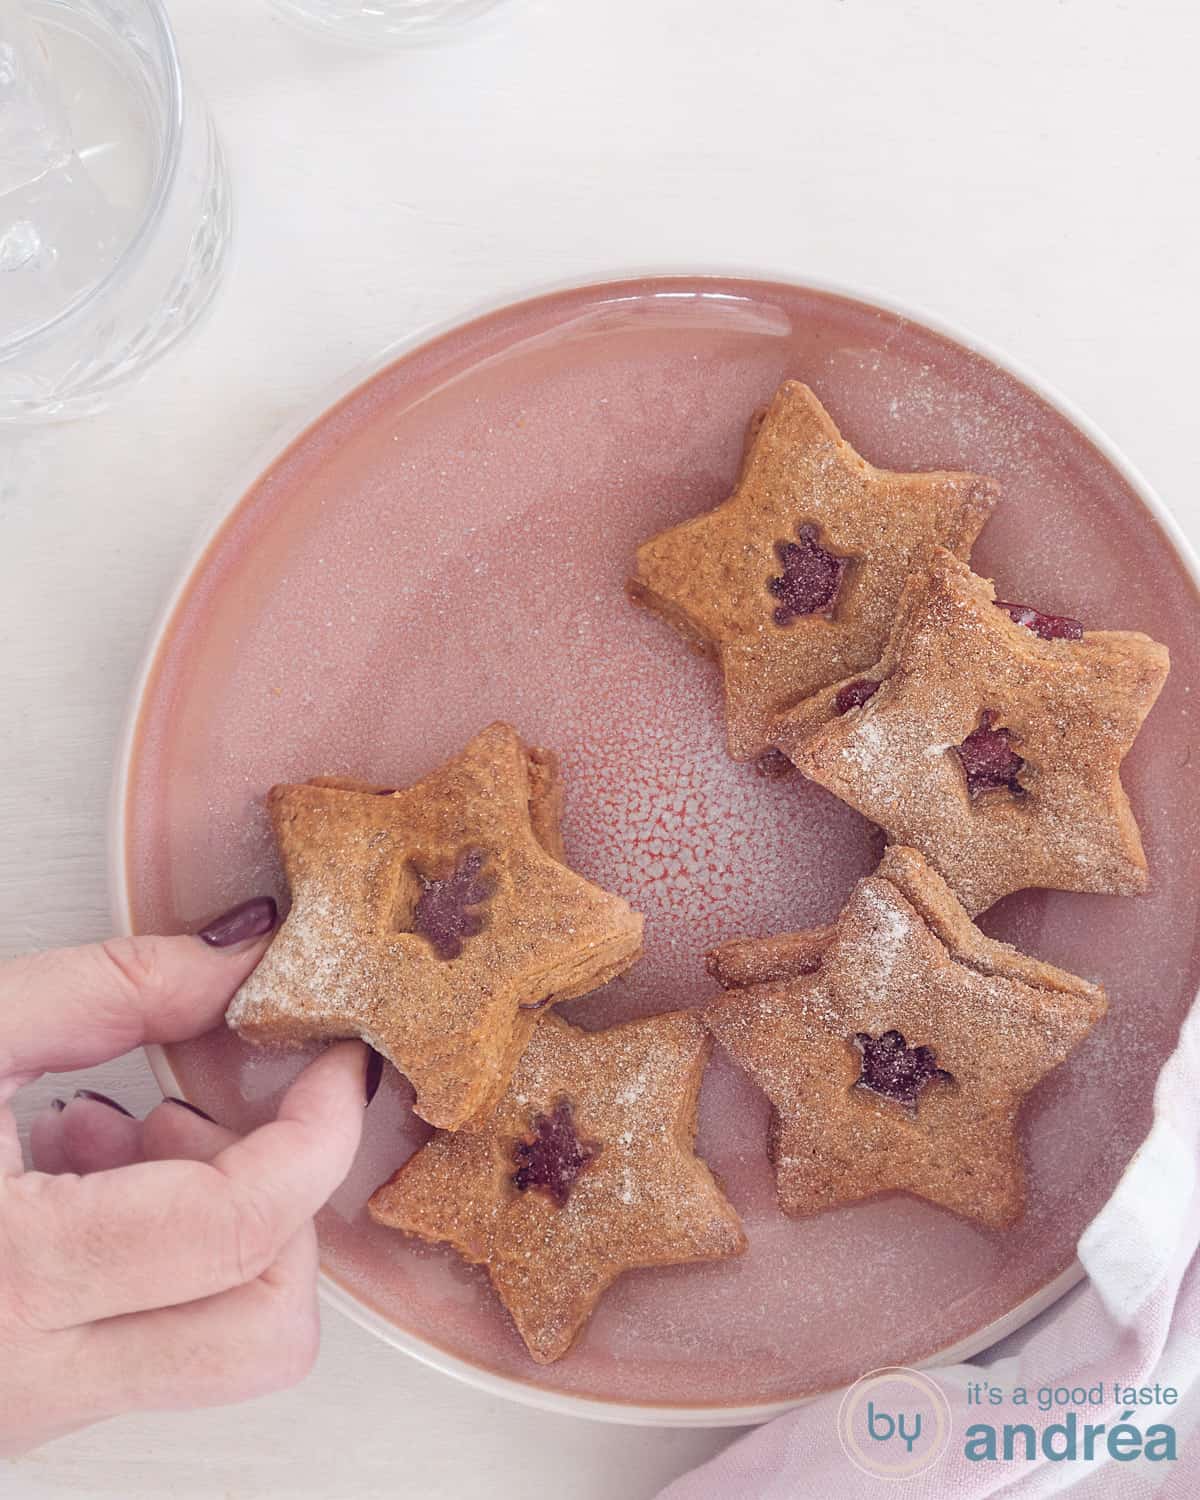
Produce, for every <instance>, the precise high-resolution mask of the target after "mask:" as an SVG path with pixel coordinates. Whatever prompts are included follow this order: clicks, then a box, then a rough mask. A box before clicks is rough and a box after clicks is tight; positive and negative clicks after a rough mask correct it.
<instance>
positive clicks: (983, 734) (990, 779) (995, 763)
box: [958, 708, 1025, 797]
mask: <svg viewBox="0 0 1200 1500" xmlns="http://www.w3.org/2000/svg"><path fill="white" fill-rule="evenodd" d="M995 721H996V715H995V712H994V711H993V710H992V709H990V708H988V709H985V710H984V711H983V714H982V715H981V717H980V720H979V728H978V729H973V730H972V731H971V733H970V734H969V735H967V737H966V739H965V740H963V742H962V744H961V745H959V746H958V758H959V760H961V761H962V767H963V771H964V772H965V773H966V777H967V791H968V792H970V794H971V796H972V797H978V796H979V794H980V793H981V792H991V791H996V790H998V789H999V788H1001V787H1006V788H1007V789H1008V790H1009V791H1010V792H1015V793H1017V794H1018V795H1020V794H1022V793H1023V792H1024V790H1025V788H1024V787H1023V786H1022V785H1021V783H1020V782H1019V781H1018V780H1017V777H1018V775H1019V774H1020V772H1021V770H1022V769H1023V767H1024V765H1025V762H1024V761H1023V760H1022V759H1021V757H1020V756H1019V755H1018V754H1017V753H1016V751H1015V750H1014V749H1013V748H1012V745H1011V744H1010V743H1009V734H1008V730H1007V729H993V728H992V725H993V724H994V723H995Z"/></svg>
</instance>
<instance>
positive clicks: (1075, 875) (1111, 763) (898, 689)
mask: <svg viewBox="0 0 1200 1500" xmlns="http://www.w3.org/2000/svg"><path fill="white" fill-rule="evenodd" d="M1169 665H1170V663H1169V659H1168V655H1167V649H1166V647H1165V646H1160V645H1159V644H1158V643H1157V642H1155V641H1152V640H1150V638H1149V637H1148V636H1144V635H1140V634H1137V633H1135V632H1132V631H1118V630H1094V631H1093V630H1086V631H1085V630H1084V629H1083V627H1082V625H1081V624H1080V623H1079V622H1078V621H1077V620H1072V619H1068V618H1066V617H1063V616H1052V615H1043V614H1040V613H1039V612H1038V611H1037V610H1034V609H1031V608H1030V607H1029V606H1027V605H1022V604H1011V603H1007V602H1003V601H999V600H997V599H996V598H995V592H994V590H993V588H992V585H991V584H990V583H989V582H988V581H987V580H986V579H983V578H978V577H976V575H975V574H974V573H972V572H971V571H970V569H969V568H968V567H967V566H966V564H965V563H962V562H960V561H959V560H958V559H957V558H956V557H953V556H951V555H950V553H948V552H946V551H944V550H942V549H937V548H934V549H931V550H930V553H929V555H928V557H927V558H926V559H925V560H924V561H923V563H922V564H921V566H920V567H919V568H918V569H917V570H916V571H915V572H914V574H913V576H912V578H911V579H910V580H909V582H908V584H907V586H906V588H905V593H904V598H903V600H902V601H901V606H900V610H899V613H898V616H897V620H896V627H895V629H894V631H893V632H892V636H891V639H890V640H889V642H888V645H887V649H886V651H885V652H884V654H883V658H882V660H881V661H880V662H879V663H878V664H877V665H876V666H874V667H871V668H870V669H868V670H867V671H866V672H865V673H863V674H862V675H861V676H860V677H857V678H852V679H848V680H846V681H845V682H841V683H836V684H834V685H833V686H832V687H830V688H828V689H827V690H825V691H824V692H821V693H818V694H816V695H815V696H814V697H813V698H811V699H810V700H809V701H808V702H807V703H806V704H803V705H801V706H800V707H799V708H797V709H796V710H794V711H793V712H792V713H790V714H788V715H786V716H784V717H783V718H782V719H781V720H780V722H779V724H778V725H777V727H776V735H777V739H778V743H779V745H780V746H781V748H782V749H783V750H784V752H785V753H786V754H787V755H788V756H789V757H790V758H791V759H792V760H793V761H794V762H795V764H796V765H797V766H799V767H800V769H801V771H803V772H804V774H805V775H806V776H809V777H811V778H812V779H813V780H814V781H817V782H820V784H821V785H822V786H824V787H827V788H828V789H829V790H830V791H831V792H834V793H836V794H837V796H839V797H841V798H842V799H843V801H845V802H848V803H849V804H850V805H851V806H852V807H855V808H857V809H858V811H859V812H861V813H862V814H863V815H864V816H865V817H868V818H870V819H871V821H872V822H873V823H878V824H879V825H880V827H882V828H883V829H884V830H885V831H886V832H887V834H888V837H889V838H890V839H891V840H892V841H893V842H894V843H899V844H909V845H911V846H912V847H914V848H916V849H920V850H921V852H922V853H923V854H924V855H925V856H926V858H927V859H928V860H929V861H930V862H931V863H932V864H934V865H935V866H936V867H937V868H938V869H939V870H940V871H941V873H942V874H943V875H944V876H945V877H946V879H947V880H948V881H949V882H950V885H951V886H952V887H953V889H954V891H955V892H956V893H957V895H958V896H959V897H960V899H961V900H962V902H963V905H964V906H966V907H967V909H968V910H969V911H971V912H980V911H983V910H984V909H985V908H987V907H989V906H991V904H992V903H993V902H994V901H998V900H999V899H1000V897H1001V896H1005V895H1007V894H1008V893H1009V892H1010V891H1017V890H1021V889H1022V888H1023V887H1025V886H1048V887H1052V888H1054V889H1058V890H1068V891H1107V892H1111V893H1113V894H1119V895H1128V894H1132V893H1134V892H1137V891H1141V890H1144V889H1145V887H1146V884H1147V871H1146V856H1145V854H1144V853H1143V850H1142V841H1141V837H1140V835H1139V833H1138V827H1137V823H1136V822H1135V820H1134V816H1133V813H1132V811H1131V809H1130V806H1129V799H1128V798H1127V797H1126V795H1125V792H1124V789H1123V788H1122V786H1121V778H1120V765H1121V761H1122V759H1123V758H1124V756H1125V754H1126V752H1127V751H1128V749H1129V747H1130V746H1131V745H1132V744H1133V741H1134V738H1135V736H1136V735H1137V732H1138V730H1139V729H1140V727H1141V725H1142V721H1143V720H1144V719H1145V717H1146V715H1147V714H1148V713H1149V711H1150V709H1151V707H1152V706H1153V704H1154V700H1155V699H1156V698H1157V697H1158V694H1159V690H1160V689H1161V687H1162V685H1163V682H1164V681H1165V680H1166V676H1167V671H1168V668H1169Z"/></svg>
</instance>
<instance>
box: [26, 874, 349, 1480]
mask: <svg viewBox="0 0 1200 1500" xmlns="http://www.w3.org/2000/svg"><path fill="white" fill-rule="evenodd" d="M274 915H275V912H274V903H273V902H271V901H269V900H267V899H264V900H261V901H259V902H254V903H247V905H246V906H245V907H242V908H237V909H235V911H234V912H233V913H231V914H229V915H228V916H227V917H226V918H223V919H219V920H218V921H217V922H214V923H212V924H211V925H210V926H209V927H208V928H206V929H205V930H204V933H203V934H202V936H203V938H204V940H203V941H201V940H200V938H199V937H169V938H160V937H139V938H118V939H114V940H113V941H111V942H107V943H99V944H96V945H94V946H91V947H85V948H73V949H65V950H62V951H59V952H51V953H41V954H36V955H33V956H31V957H28V958H18V959H15V960H13V961H12V962H10V963H7V964H3V965H0V1455H12V1454H16V1453H22V1452H25V1451H27V1450H28V1449H30V1448H33V1447H36V1446H37V1445H38V1444H39V1443H43V1442H45V1441H46V1440H47V1439H49V1438H52V1437H57V1436H59V1435H61V1434H63V1433H66V1432H70V1431H72V1430H74V1429H75V1428H78V1427H82V1426H86V1425H87V1424H88V1423H91V1422H96V1421H101V1420H103V1419H105V1418H107V1417H111V1416H116V1415H117V1414H118V1413H120V1412H124V1411H129V1410H133V1409H138V1408H142V1409H157V1410H167V1409H179V1408H188V1407H195V1406H208V1405H220V1404H223V1403H225V1402H231V1401H240V1400H244V1399H246V1398H248V1397H251V1396H257V1395H262V1394H264V1393H266V1392H268V1391H272V1390H277V1389H280V1388H282V1387H284V1386H287V1385H290V1384H293V1383H294V1382H296V1381H297V1380H300V1379H301V1378H302V1377H303V1376H304V1375H305V1374H306V1373H307V1371H308V1370H309V1368H310V1367H311V1364H312V1361H313V1358H314V1356H315V1354H316V1348H317V1339H318V1321H317V1306H316V1273H317V1244H316V1235H315V1233H314V1230H313V1225H312V1218H313V1215H314V1214H315V1213H316V1211H317V1210H318V1209H319V1208H320V1207H321V1206H322V1204H323V1203H324V1202H325V1201H326V1199H327V1198H328V1197H329V1195H330V1194H331V1193H332V1192H333V1190H334V1189H335V1188H336V1187H337V1186H338V1184H339V1183H340V1182H341V1181H342V1180H343V1178H344V1177H345V1175H346V1173H347V1171H348V1170H349V1168H350V1163H351V1161H352V1160H353V1157H354V1153H355V1151H356V1149H357V1147H358V1142H359V1137H360V1135H361V1132H362V1115H363V1102H364V1092H363V1090H364V1070H365V1062H364V1059H365V1058H366V1057H369V1056H370V1054H369V1053H367V1052H366V1050H365V1049H364V1048H363V1046H362V1044H361V1043H360V1042H341V1043H338V1044H337V1045H336V1046H334V1047H331V1048H330V1049H329V1050H328V1051H327V1052H325V1053H324V1054H322V1056H321V1057H320V1058H318V1059H317V1061H315V1062H314V1063H312V1064H311V1066H309V1067H308V1068H307V1069H306V1070H305V1071H304V1073H302V1074H301V1076H300V1077H299V1078H298V1079H297V1080H296V1082H295V1083H294V1084H293V1085H292V1087H291V1089H289V1091H288V1092H287V1094H286V1095H285V1097H284V1099H283V1102H282V1103H281V1105H280V1108H279V1115H278V1118H277V1119H276V1120H275V1121H274V1122H272V1123H271V1124H268V1125H264V1126H263V1127H262V1128H261V1129H259V1130H256V1131H254V1132H253V1133H252V1134H250V1135H248V1136H245V1137H244V1138H239V1137H238V1136H236V1135H235V1134H233V1133H232V1132H231V1131H228V1130H225V1129H223V1128H222V1127H221V1126H219V1125H216V1124H214V1123H212V1122H211V1121H209V1120H208V1119H207V1118H206V1117H204V1116H202V1115H200V1114H199V1113H196V1112H194V1111H193V1109H192V1108H191V1107H190V1106H188V1105H185V1104H182V1103H180V1102H178V1101H171V1100H165V1101H164V1102H163V1103H162V1104H160V1105H159V1106H158V1107H157V1108H156V1109H153V1110H152V1111H151V1112H150V1114H149V1115H147V1117H146V1119H145V1120H136V1119H134V1118H132V1117H131V1116H129V1115H127V1114H126V1113H124V1112H123V1110H122V1109H121V1107H120V1106H114V1105H112V1104H111V1103H109V1102H103V1101H102V1099H101V1098H100V1097H99V1096H91V1097H89V1096H87V1095H86V1094H84V1095H76V1097H75V1098H74V1099H73V1100H72V1101H71V1102H70V1103H68V1104H66V1105H62V1104H58V1105H57V1107H56V1108H54V1109H48V1110H46V1111H44V1112H42V1113H41V1114H40V1115H39V1116H38V1117H37V1118H36V1119H35V1120H34V1122H33V1125H32V1131H31V1146H32V1154H33V1162H34V1168H35V1170H33V1171H31V1172H24V1171H23V1170H22V1159H21V1150H20V1146H19V1144H18V1140H17V1130H16V1121H15V1119H14V1117H13V1114H12V1110H11V1109H10V1108H9V1101H10V1100H11V1098H12V1096H13V1095H14V1094H15V1093H16V1091H17V1090H18V1089H19V1088H20V1087H21V1086H22V1085H23V1084H25V1083H28V1082H29V1081H30V1080H32V1079H34V1078H36V1077H38V1076H39V1075H40V1074H41V1073H43V1072H49V1071H64V1070H69V1069H73V1068H84V1067H90V1066H92V1065H94V1064H97V1063H101V1062H106V1061H108V1060H109V1059H111V1058H114V1057H118V1056H120V1055H121V1054H122V1053H124V1052H128V1051H130V1050H131V1049H133V1048H135V1047H138V1046H140V1045H142V1044H143V1043H145V1042H177V1041H182V1040H184V1039H186V1038H188V1037H192V1036H197V1035H199V1034H200V1033H202V1032H204V1031H207V1030H209V1029H210V1028H211V1027H213V1026H215V1025H217V1024H218V1023H219V1022H220V1020H221V1017H222V1015H223V1013H224V1011H225V1007H226V1006H227V1005H228V1003H229V1000H230V998H231V996H232V995H233V992H234V990H235V989H236V988H237V987H238V985H239V984H241V982H242V980H243V979H245V977H246V976H247V974H249V973H250V971H251V970H252V969H253V968H254V966H255V964H256V963H257V962H258V960H259V959H260V958H261V957H262V954H263V951H264V949H265V947H266V941H267V939H266V936H265V934H266V933H267V932H268V931H269V930H270V927H271V926H272V924H273V922H274Z"/></svg>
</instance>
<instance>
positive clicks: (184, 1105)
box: [163, 1094, 217, 1125]
mask: <svg viewBox="0 0 1200 1500" xmlns="http://www.w3.org/2000/svg"><path fill="white" fill-rule="evenodd" d="M163 1103H164V1104H178V1105H179V1107H180V1109H190V1110H191V1112H192V1113H193V1114H194V1115H199V1116H200V1118H201V1119H202V1120H207V1121H208V1123H209V1124H210V1125H215V1124H216V1123H217V1122H216V1121H215V1120H214V1119H213V1117H212V1115H206V1114H205V1113H204V1111H203V1110H202V1109H201V1108H200V1106H199V1105H198V1104H189V1103H188V1101H187V1100H186V1099H176V1097H175V1096H174V1094H170V1095H168V1096H167V1098H166V1099H164V1100H163Z"/></svg>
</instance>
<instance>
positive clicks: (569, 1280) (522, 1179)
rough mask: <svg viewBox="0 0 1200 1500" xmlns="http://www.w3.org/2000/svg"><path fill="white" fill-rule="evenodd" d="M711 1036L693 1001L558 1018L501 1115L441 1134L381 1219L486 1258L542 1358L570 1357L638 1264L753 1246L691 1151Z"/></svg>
mask: <svg viewBox="0 0 1200 1500" xmlns="http://www.w3.org/2000/svg"><path fill="white" fill-rule="evenodd" d="M711 1045H712V1044H711V1041H710V1040H709V1038H708V1036H707V1034H706V1032H705V1029H704V1025H703V1022H702V1021H701V1020H700V1018H699V1017H698V1016H697V1015H695V1014H694V1013H691V1012H685V1011H673V1012H670V1013H668V1014H666V1015H660V1016H651V1017H649V1018H648V1019H647V1020H642V1021H629V1022H626V1023H625V1024H624V1025H621V1026H613V1027H611V1028H610V1029H609V1030H607V1031H583V1030H581V1029H580V1028H579V1027H576V1026H569V1025H568V1024H567V1023H566V1022H565V1021H562V1020H560V1019H559V1018H558V1017H557V1016H548V1017H547V1018H546V1019H545V1020H544V1021H542V1022H541V1023H540V1024H539V1025H538V1028H537V1030H536V1031H535V1032H534V1034H533V1037H532V1039H531V1041H530V1043H529V1046H528V1048H527V1049H526V1051H525V1054H524V1056H523V1057H522V1058H521V1060H520V1062H519V1063H518V1064H517V1068H516V1071H515V1073H514V1074H513V1078H512V1082H511V1084H510V1085H509V1088H508V1090H507V1092H506V1093H505V1095H504V1097H503V1099H502V1100H501V1101H500V1104H499V1106H498V1107H497V1109H496V1112H495V1114H494V1115H493V1116H492V1117H491V1118H490V1119H489V1120H488V1121H487V1122H486V1123H483V1124H472V1125H470V1126H468V1127H467V1128H465V1129H463V1130H458V1131H455V1132H454V1133H453V1134H447V1133H442V1134H438V1135H435V1136H434V1137H433V1139H432V1140H430V1141H429V1142H428V1143H427V1144H426V1145H425V1146H422V1147H421V1148H420V1150H418V1151H417V1152H415V1153H414V1154H413V1156H411V1157H410V1158H409V1160H408V1161H407V1162H406V1163H405V1164H404V1166H403V1167H401V1168H400V1170H399V1171H398V1172H397V1173H396V1174H395V1176H394V1177H392V1179H391V1180H390V1181H389V1182H387V1183H385V1184H384V1186H383V1187H381V1188H380V1189H379V1190H378V1191H377V1192H376V1193H375V1194H374V1196H373V1197H372V1198H371V1200H370V1204H369V1208H370V1212H371V1216H372V1218H374V1219H376V1220H377V1221H378V1222H379V1223H381V1224H386V1225H388V1226H389V1227H390V1228H393V1229H401V1230H406V1231H408V1232H409V1233H410V1234H416V1235H420V1236H421V1238H422V1239H426V1240H431V1241H434V1242H443V1243H447V1244H450V1245H453V1246H454V1248H455V1249H456V1250H457V1251H458V1252H459V1254H460V1255H462V1256H463V1257H464V1258H465V1259H466V1260H468V1261H470V1262H472V1263H473V1264H477V1265H486V1266H487V1268H488V1274H489V1275H490V1276H491V1279H492V1284H493V1286H494V1287H495V1289H496V1291H497V1292H498V1294H499V1296H500V1298H501V1300H502V1301H503V1302H504V1305H505V1307H507V1308H508V1311H509V1313H510V1314H511V1316H512V1319H513V1322H514V1323H515V1324H516V1327H517V1330H518V1332H519V1333H520V1335H521V1337H522V1338H523V1339H524V1340H525V1343H526V1345H527V1347H528V1349H529V1352H530V1354H531V1355H532V1356H533V1358H534V1359H535V1360H537V1361H538V1362H539V1363H541V1364H548V1363H550V1362H551V1361H553V1360H556V1359H559V1358H561V1356H562V1355H564V1354H565V1353H566V1352H567V1350H568V1349H569V1348H570V1346H571V1344H572V1342H573V1341H574V1339H575V1337H576V1336H577V1334H578V1333H579V1331H580V1329H581V1328H582V1327H583V1325H584V1323H585V1322H586V1321H587V1319H588V1317H589V1316H590V1314H591V1312H592V1309H593V1308H594V1307H595V1305H596V1303H597V1301H598V1300H599V1298H600V1296H601V1294H602V1293H603V1292H604V1290H605V1288H606V1287H608V1286H609V1285H610V1284H611V1283H612V1282H613V1281H614V1280H615V1279H616V1278H617V1277H618V1276H619V1275H621V1274H622V1273H623V1272H624V1271H628V1270H632V1269H634V1268H637V1267H645V1266H670V1265H680V1264H685V1263H688V1262H693V1261H708V1260H719V1259H721V1258H723V1257H724V1256H728V1255H738V1254H740V1253H741V1251H742V1250H743V1249H744V1248H745V1237H744V1235H743V1233H742V1228H741V1225H740V1223H739V1221H738V1217H737V1215H736V1213H735V1212H734V1210H733V1208H732V1207H731V1206H730V1204H729V1203H728V1202H727V1201H726V1199H725V1197H724V1195H723V1194H722V1193H721V1190H720V1189H719V1188H718V1186H717V1184H716V1182H715V1181H714V1179H713V1177H712V1174H711V1173H710V1172H709V1170H708V1168H707V1167H706V1166H705V1164H704V1163H703V1162H702V1161H701V1160H700V1158H699V1157H698V1156H697V1155H696V1154H695V1151H694V1150H693V1148H692V1142H693V1139H694V1137H695V1133H696V1107H697V1098H698V1095H699V1092H700V1083H701V1080H702V1078H703V1076H704V1069H705V1066H706V1064H707V1062H708V1057H709V1052H710V1049H711Z"/></svg>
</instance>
